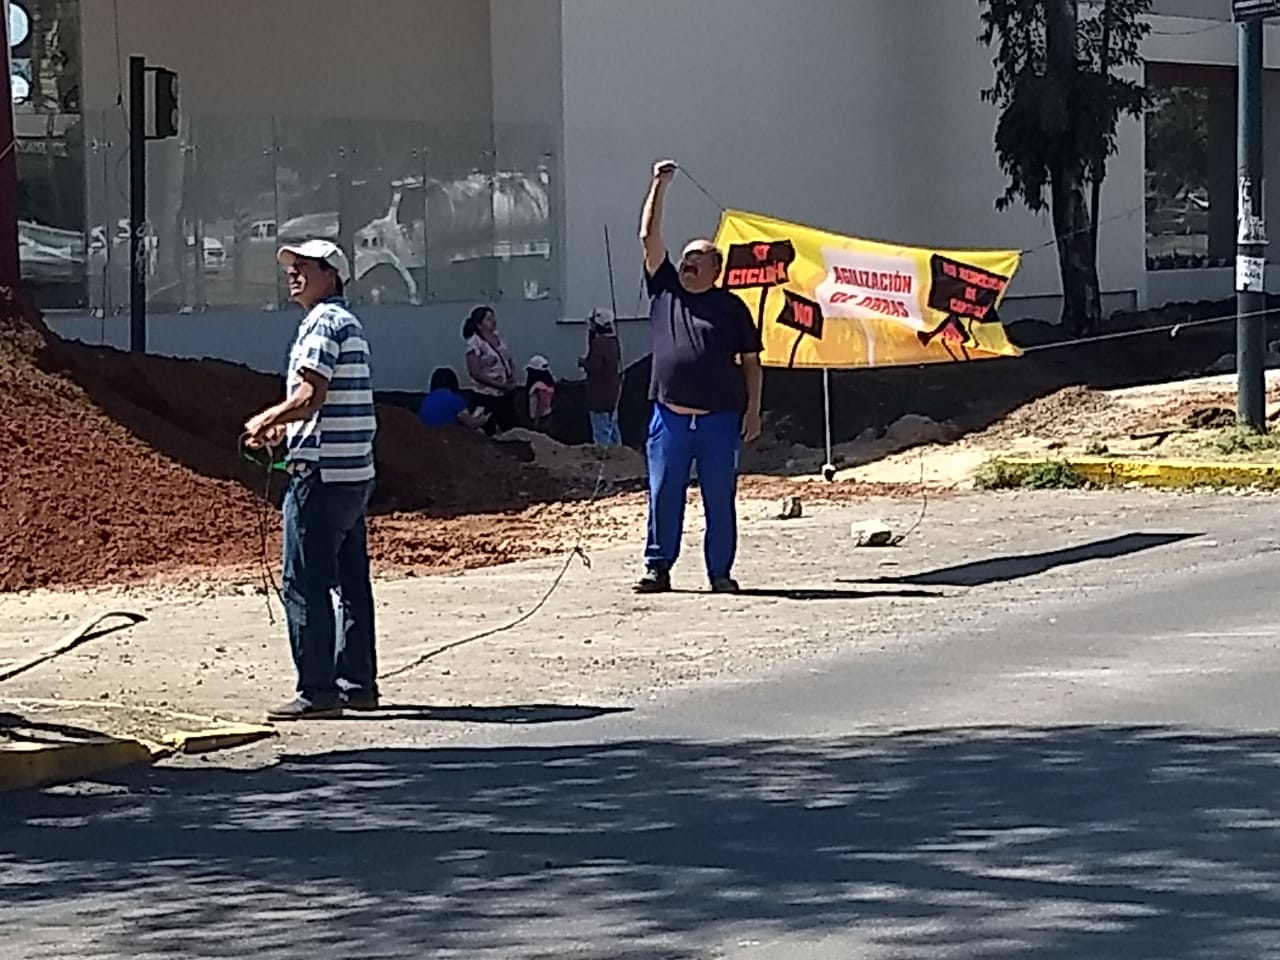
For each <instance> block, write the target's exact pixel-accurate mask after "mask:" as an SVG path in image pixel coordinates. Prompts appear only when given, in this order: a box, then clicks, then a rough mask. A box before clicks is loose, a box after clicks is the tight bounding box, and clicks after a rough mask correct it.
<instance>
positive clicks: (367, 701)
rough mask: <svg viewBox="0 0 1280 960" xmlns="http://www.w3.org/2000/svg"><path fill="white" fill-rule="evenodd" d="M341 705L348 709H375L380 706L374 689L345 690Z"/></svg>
mask: <svg viewBox="0 0 1280 960" xmlns="http://www.w3.org/2000/svg"><path fill="white" fill-rule="evenodd" d="M342 705H343V706H344V707H346V708H347V709H348V710H377V709H378V708H379V707H380V706H381V702H380V701H379V699H378V691H376V690H347V691H345V692H344V693H343V694H342Z"/></svg>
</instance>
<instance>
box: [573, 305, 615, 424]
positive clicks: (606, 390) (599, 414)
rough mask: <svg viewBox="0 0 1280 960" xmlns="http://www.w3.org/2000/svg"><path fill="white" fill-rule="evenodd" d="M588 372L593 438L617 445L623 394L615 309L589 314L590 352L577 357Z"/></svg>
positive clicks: (588, 334) (588, 400) (589, 414)
mask: <svg viewBox="0 0 1280 960" xmlns="http://www.w3.org/2000/svg"><path fill="white" fill-rule="evenodd" d="M578 366H580V367H581V368H582V369H583V371H584V372H585V373H586V375H587V413H588V416H589V417H590V418H591V442H592V443H594V444H596V445H597V446H602V447H605V446H609V447H616V446H619V445H621V443H622V434H621V432H620V431H619V430H618V401H619V399H621V396H622V348H621V346H620V345H619V343H618V332H617V330H616V329H615V327H614V319H613V311H612V310H606V309H603V308H601V309H599V310H593V311H591V316H590V317H588V318H587V355H586V356H585V357H583V358H582V359H581V360H579V361H578Z"/></svg>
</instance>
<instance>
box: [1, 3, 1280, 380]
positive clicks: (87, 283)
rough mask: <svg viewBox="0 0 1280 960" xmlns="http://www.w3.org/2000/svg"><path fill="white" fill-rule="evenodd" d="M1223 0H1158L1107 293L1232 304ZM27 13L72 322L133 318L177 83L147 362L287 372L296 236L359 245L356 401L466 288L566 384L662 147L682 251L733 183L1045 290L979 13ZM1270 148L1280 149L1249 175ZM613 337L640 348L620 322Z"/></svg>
mask: <svg viewBox="0 0 1280 960" xmlns="http://www.w3.org/2000/svg"><path fill="white" fill-rule="evenodd" d="M15 10H17V11H18V12H17V13H15V12H14V11H15ZM1229 16H1230V2H1229V0H1157V3H1156V15H1155V16H1153V18H1152V26H1153V33H1152V36H1151V37H1150V38H1149V39H1148V41H1147V44H1146V47H1145V49H1144V57H1145V59H1146V66H1145V74H1146V81H1147V83H1148V85H1149V86H1150V87H1151V88H1152V90H1153V91H1154V93H1155V95H1156V105H1155V107H1154V108H1153V110H1152V112H1151V113H1150V114H1148V116H1147V117H1145V118H1144V120H1143V121H1142V122H1127V123H1126V124H1125V125H1124V127H1123V129H1122V130H1121V134H1120V152H1119V154H1118V155H1117V156H1116V157H1115V158H1114V159H1113V161H1112V163H1111V166H1110V172H1109V176H1108V179H1107V182H1106V187H1105V190H1104V193H1103V211H1102V217H1103V224H1102V228H1101V237H1100V240H1101V253H1100V267H1101V279H1102V285H1103V288H1104V291H1105V300H1106V305H1107V307H1108V308H1109V309H1120V308H1135V307H1143V306H1155V305H1159V304H1161V303H1164V302H1168V301H1171V300H1179V299H1202V298H1219V297H1227V296H1230V295H1231V290H1232V286H1233V283H1232V280H1233V272H1232V269H1231V266H1230V264H1231V262H1232V257H1233V255H1234V233H1235V230H1234V224H1235V198H1236V186H1235V135H1234V124H1235V107H1234V99H1235V77H1234V65H1235V58H1236V38H1237V33H1238V31H1237V30H1236V28H1235V27H1234V26H1233V25H1232V24H1231V23H1230V22H1229ZM23 21H25V23H26V33H25V35H18V34H15V35H14V37H13V38H12V39H14V40H15V41H18V42H17V43H16V44H15V45H14V46H13V48H12V49H11V51H10V59H11V74H12V75H14V76H15V77H20V78H21V79H20V80H19V81H15V98H16V99H18V100H19V102H18V103H17V105H16V108H15V109H16V110H17V118H16V119H17V125H18V132H19V143H18V149H19V167H20V170H19V172H20V179H21V197H22V205H23V208H22V228H21V240H22V244H21V247H22V255H23V269H24V274H25V275H26V277H27V280H28V282H29V283H30V284H31V285H32V286H33V287H34V289H35V290H36V291H37V294H38V296H39V298H40V300H41V302H42V305H43V306H44V307H45V308H46V314H47V316H48V317H49V319H50V322H51V325H52V326H53V327H54V328H55V329H57V330H59V331H60V332H62V333H64V334H65V335H70V336H75V337H79V338H81V339H84V340H87V341H90V342H104V343H113V344H117V345H123V344H124V343H125V342H126V338H127V328H128V318H127V314H128V269H127V267H128V255H127V251H128V228H127V216H128V161H127V138H126V136H125V131H126V129H127V126H126V107H127V100H128V97H127V90H126V89H125V88H124V86H125V78H126V76H127V59H128V57H129V56H130V55H133V54H141V55H145V56H146V57H147V59H148V61H149V62H151V63H153V64H156V65H161V66H165V67H168V68H170V69H173V70H176V71H177V72H178V73H179V75H180V77H181V101H182V110H183V120H182V135H181V136H180V137H179V138H177V139H175V140H170V141H165V142H162V143H155V144H152V145H150V146H149V147H148V164H149V177H148V222H149V226H148V236H147V241H146V245H145V250H146V255H147V264H146V269H147V272H148V301H149V302H148V307H149V314H150V321H149V331H150V345H151V347H152V349H154V350H155V351H157V352H162V353H169V354H174V355H181V356H217V357H223V358H227V359H231V360H236V361H241V362H245V363H248V364H250V365H251V366H255V367H258V368H260V369H266V370H275V369H278V368H279V366H280V364H281V361H282V357H283V351H284V349H285V346H286V345H287V342H288V340H289V337H290V334H291V331H292V328H293V325H294V322H295V319H296V317H295V315H294V312H293V308H292V307H291V306H290V305H289V304H288V303H287V302H285V299H284V297H283V291H282V287H281V282H280V278H279V276H278V272H277V269H276V265H275V262H274V251H275V249H276V247H277V246H278V244H279V243H280V242H282V241H283V240H287V239H292V238H296V237H301V236H317V235H319V236H330V237H333V238H334V239H336V240H338V241H339V242H341V243H342V244H343V245H344V247H346V248H347V249H348V251H350V253H351V256H352V260H353V264H354V267H355V271H356V274H357V277H358V280H357V282H356V284H355V285H354V287H353V294H354V296H355V299H356V300H357V301H358V303H359V305H360V310H361V315H362V316H363V317H364V318H365V321H366V323H367V325H368V326H369V328H370V331H371V335H372V337H373V339H374V342H375V343H376V344H377V345H378V363H377V371H376V374H377V380H378V386H379V387H380V388H382V389H405V390H413V389H421V388H422V387H423V386H424V385H425V383H426V381H427V379H428V377H429V375H430V372H431V370H432V369H433V368H434V367H435V366H437V365H439V364H441V363H448V364H451V365H453V366H455V367H459V366H460V365H461V339H460V337H459V329H460V326H461V321H462V318H463V316H464V315H465V314H466V312H467V311H468V310H469V309H470V307H471V306H473V305H474V304H476V303H481V302H485V303H492V304H493V305H494V306H495V308H496V309H497V312H498V315H499V319H500V323H501V325H502V328H503V330H504V333H505V334H506V335H507V337H508V339H509V340H510V341H511V342H512V344H513V347H514V349H515V352H516V354H517V357H518V359H520V360H523V359H524V358H526V357H528V356H529V355H531V354H533V353H535V352H537V353H544V354H546V355H548V356H549V357H550V358H551V360H552V363H553V368H554V369H555V370H556V372H557V373H559V374H560V375H570V376H571V375H573V371H574V368H575V366H576V364H575V359H576V357H577V356H578V355H580V353H581V352H582V350H583V347H584V344H583V340H584V337H585V333H584V328H583V324H582V318H583V317H585V316H586V315H587V313H588V312H589V311H590V310H591V309H592V308H593V307H597V306H608V305H611V304H616V308H617V312H618V313H619V314H620V315H621V316H624V317H626V316H634V315H636V314H638V313H640V312H641V311H642V307H643V304H642V297H641V288H640V267H639V257H638V250H637V245H636V241H635V228H636V219H637V213H638V208H639V205H640V200H641V195H642V193H643V191H644V189H645V187H646V184H647V178H648V171H649V167H650V165H651V163H652V161H653V160H654V159H655V158H656V157H659V156H673V157H675V158H677V159H678V160H680V161H681V162H682V163H683V164H684V165H685V166H686V167H687V169H688V170H689V172H690V173H692V175H693V176H694V177H695V178H696V179H697V181H698V183H699V184H701V185H702V187H703V188H704V189H705V193H704V192H703V191H701V190H699V189H697V188H695V187H694V185H693V183H692V181H689V180H686V179H682V180H679V181H677V186H676V188H675V190H674V191H673V195H672V198H671V207H670V210H669V213H668V219H667V232H668V236H669V240H670V241H671V242H672V243H673V244H675V243H680V242H683V241H684V240H685V239H686V238H688V237H690V236H694V235H699V234H709V233H712V232H713V231H714V230H715V226H716V222H717V219H718V216H719V208H718V205H719V204H721V203H723V204H726V205H729V206H733V207H738V208H744V209H749V210H758V211H760V212H764V213H768V214H770V215H773V216H777V217H781V218H784V219H789V220H797V221H801V222H805V223H810V224H813V225H815V226H819V227H823V228H827V229H831V230H835V231H837V232H841V233H848V234H854V235H857V236H863V237H869V238H877V239H887V240H896V241H900V242H903V243H911V244H920V245H936V246H945V247H958V248H972V247H983V246H992V247H1010V246H1013V247H1018V248H1021V249H1026V250H1028V251H1029V252H1028V254H1027V256H1026V258H1025V262H1024V266H1023V269H1022V271H1021V273H1020V274H1019V276H1018V278H1017V280H1016V282H1015V285H1014V287H1013V289H1012V291H1011V299H1012V302H1011V305H1010V307H1009V309H1008V310H1007V311H1006V313H1007V314H1008V315H1009V316H1011V317H1018V316H1039V317H1043V318H1046V319H1052V318H1053V317H1054V316H1055V314H1056V311H1057V298H1058V294H1059V292H1060V288H1059V281H1058V274H1057V265H1056V260H1055V252H1054V250H1053V247H1052V232H1051V228H1050V224H1049V221H1048V218H1047V217H1036V216H1032V215H1030V214H1028V213H1027V212H1025V211H1021V210H1013V211H1009V212H1006V213H997V212H996V211H995V209H994V205H993V201H994V199H995V197H996V196H997V195H999V193H1000V192H1001V190H1002V188H1003V180H1002V178H1001V175H1000V172H999V170H998V168H997V166H996V162H995V159H994V155H993V150H992V130H993V128H994V122H995V115H994V112H993V109H992V108H991V107H990V106H989V105H987V104H984V103H983V102H982V100H981V97H980V91H981V90H982V89H983V87H985V86H986V85H988V84H989V83H990V80H991V71H992V67H991V53H990V51H988V50H986V49H984V48H982V47H981V46H980V45H979V44H978V43H977V41H976V37H977V34H978V32H979V22H978V13H977V4H976V2H973V0H844V2H836V0H790V2H789V3H788V4H787V5H785V7H780V6H779V5H778V4H774V3H766V2H764V0H701V2H698V3H694V2H691V0H645V2H643V3H641V2H637V0H378V2H377V3H376V4H365V5H360V6H359V7H357V5H355V4H352V3H350V2H345V3H343V2H338V0H311V2H310V3H308V4H306V5H304V7H302V8H297V7H294V6H291V5H280V4H274V3H263V2H262V0H223V2H220V3H217V4H210V3H207V2H204V0H11V3H10V17H9V22H10V29H11V33H12V32H13V31H14V28H15V23H16V24H17V25H18V26H21V25H22V22H23ZM1266 65H1267V67H1268V68H1269V70H1268V76H1267V83H1266V90H1265V92H1266V96H1267V106H1266V109H1267V119H1268V122H1267V124H1266V128H1267V129H1268V130H1280V122H1277V121H1280V29H1278V28H1276V27H1269V28H1268V38H1267V58H1266ZM1278 165H1280V145H1278V146H1277V147H1276V149H1273V150H1271V151H1270V153H1269V158H1268V173H1269V177H1268V180H1269V182H1272V183H1275V182H1278V181H1277V177H1278V176H1280V169H1278ZM708 194H709V195H710V196H708ZM606 236H607V237H608V241H609V242H608V249H607V248H606ZM609 253H611V254H612V263H613V277H612V282H611V278H610V273H609V269H608V262H609V257H608V256H607V254H609ZM1273 255H1274V254H1273ZM1277 278H1280V274H1276V275H1274V276H1273V277H1272V279H1271V283H1272V285H1273V287H1275V286H1276V285H1277V283H1278V279H1277ZM622 329H623V335H624V340H625V343H624V346H625V349H626V350H627V353H628V356H630V357H632V358H636V357H638V356H639V355H640V354H641V353H642V352H643V351H644V346H643V344H644V330H643V324H641V323H638V322H637V323H627V322H624V323H623V324H622Z"/></svg>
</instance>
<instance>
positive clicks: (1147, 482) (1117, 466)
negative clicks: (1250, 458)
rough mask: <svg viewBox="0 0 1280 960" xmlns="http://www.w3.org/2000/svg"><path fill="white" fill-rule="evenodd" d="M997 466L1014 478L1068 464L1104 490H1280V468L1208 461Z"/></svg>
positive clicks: (1013, 462)
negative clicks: (1136, 487)
mask: <svg viewBox="0 0 1280 960" xmlns="http://www.w3.org/2000/svg"><path fill="white" fill-rule="evenodd" d="M993 462H994V463H995V464H997V465H998V466H999V467H1000V468H1001V469H1003V470H1005V471H1008V473H1009V474H1010V475H1011V476H1012V477H1013V478H1015V479H1016V478H1018V477H1019V476H1026V475H1028V474H1030V473H1031V472H1032V471H1033V470H1036V469H1040V468H1043V467H1044V465H1045V464H1046V463H1065V464H1066V465H1067V466H1069V467H1070V468H1071V469H1072V470H1074V471H1075V473H1076V474H1077V475H1078V476H1079V477H1080V479H1082V480H1084V481H1086V482H1087V483H1092V484H1096V485H1097V486H1100V487H1116V486H1125V485H1127V484H1137V485H1139V486H1143V487H1163V488H1167V489H1183V490H1186V489H1192V488H1195V487H1260V488H1263V489H1267V490H1275V489H1280V464H1266V463H1221V462H1214V461H1207V460H1133V459H1129V460H1126V459H1122V458H1116V457H1056V458H1055V457H1041V458H1030V457H996V458H994V460H993Z"/></svg>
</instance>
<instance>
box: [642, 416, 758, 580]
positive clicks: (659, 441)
mask: <svg viewBox="0 0 1280 960" xmlns="http://www.w3.org/2000/svg"><path fill="white" fill-rule="evenodd" d="M741 443H742V418H741V417H740V416H739V415H738V414H737V413H735V412H732V411H727V412H723V413H706V414H699V415H696V416H686V415H682V414H679V413H673V412H672V411H671V410H669V409H667V408H666V407H665V406H663V405H662V404H660V403H655V404H654V405H653V416H652V417H651V418H650V420H649V440H648V443H647V445H646V448H645V452H646V454H647V456H648V461H649V542H648V545H647V546H646V547H645V551H644V561H645V565H646V566H647V567H648V568H649V569H650V570H670V569H671V568H672V567H673V566H675V563H676V560H677V559H678V558H679V556H680V538H681V536H682V535H683V534H684V504H685V494H686V492H687V491H688V489H689V471H690V468H691V467H692V466H693V464H694V462H695V461H696V462H697V464H698V486H699V487H701V489H702V508H703V512H704V513H705V514H706V517H707V535H706V539H705V541H704V543H703V554H704V559H705V560H706V565H707V576H709V577H710V578H711V579H712V580H716V579H719V578H720V577H727V576H729V574H730V573H731V572H732V570H733V560H734V557H735V555H736V554H737V552H738V512H737V507H736V504H735V502H734V501H735V498H736V497H737V493H738V451H739V449H740V447H741Z"/></svg>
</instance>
